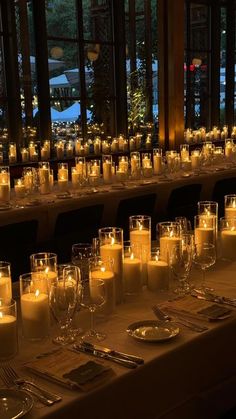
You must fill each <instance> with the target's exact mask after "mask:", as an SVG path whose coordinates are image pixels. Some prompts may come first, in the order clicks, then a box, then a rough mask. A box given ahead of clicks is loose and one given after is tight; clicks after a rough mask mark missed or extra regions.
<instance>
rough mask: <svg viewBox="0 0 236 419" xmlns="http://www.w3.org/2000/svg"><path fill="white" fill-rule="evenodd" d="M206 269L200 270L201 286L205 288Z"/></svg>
mask: <svg viewBox="0 0 236 419" xmlns="http://www.w3.org/2000/svg"><path fill="white" fill-rule="evenodd" d="M205 281H206V269H205V268H203V269H202V286H203V287H204V288H205V286H206V282H205Z"/></svg>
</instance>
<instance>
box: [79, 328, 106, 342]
mask: <svg viewBox="0 0 236 419" xmlns="http://www.w3.org/2000/svg"><path fill="white" fill-rule="evenodd" d="M106 337H107V335H106V334H105V333H102V332H98V331H97V330H88V331H87V332H86V333H85V334H84V335H83V336H82V337H81V339H82V340H86V341H88V342H94V341H99V342H101V341H102V340H104V339H106Z"/></svg>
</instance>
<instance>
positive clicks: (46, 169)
mask: <svg viewBox="0 0 236 419" xmlns="http://www.w3.org/2000/svg"><path fill="white" fill-rule="evenodd" d="M39 190H40V193H41V194H42V195H45V194H48V193H50V192H51V188H50V164H49V162H39Z"/></svg>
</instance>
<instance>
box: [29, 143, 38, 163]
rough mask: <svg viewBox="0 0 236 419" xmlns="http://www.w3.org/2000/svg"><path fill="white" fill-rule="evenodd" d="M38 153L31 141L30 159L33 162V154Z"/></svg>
mask: <svg viewBox="0 0 236 419" xmlns="http://www.w3.org/2000/svg"><path fill="white" fill-rule="evenodd" d="M35 152H36V144H35V142H34V141H30V143H29V157H30V160H32V157H33V154H34V153H35Z"/></svg>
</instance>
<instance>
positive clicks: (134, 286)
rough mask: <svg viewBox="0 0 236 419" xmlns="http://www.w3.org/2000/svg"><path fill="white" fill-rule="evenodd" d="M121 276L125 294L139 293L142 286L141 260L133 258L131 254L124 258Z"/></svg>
mask: <svg viewBox="0 0 236 419" xmlns="http://www.w3.org/2000/svg"><path fill="white" fill-rule="evenodd" d="M123 275H124V276H123V280H124V289H125V293H126V294H137V293H139V292H140V290H141V285H142V275H141V259H138V258H136V257H134V254H133V253H131V255H130V257H125V258H124V262H123Z"/></svg>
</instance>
